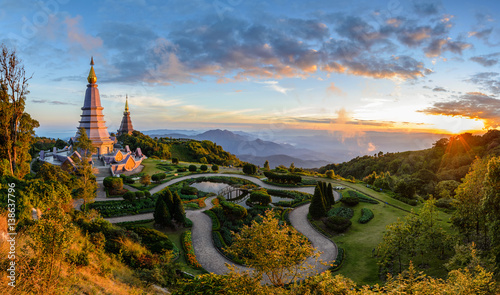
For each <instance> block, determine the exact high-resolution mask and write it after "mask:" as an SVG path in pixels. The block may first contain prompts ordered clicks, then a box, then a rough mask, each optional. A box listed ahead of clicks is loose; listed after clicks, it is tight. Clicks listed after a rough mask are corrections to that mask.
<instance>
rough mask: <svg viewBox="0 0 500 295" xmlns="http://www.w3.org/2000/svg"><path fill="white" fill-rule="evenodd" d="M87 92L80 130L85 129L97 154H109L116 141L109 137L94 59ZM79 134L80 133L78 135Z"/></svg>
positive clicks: (91, 64)
mask: <svg viewBox="0 0 500 295" xmlns="http://www.w3.org/2000/svg"><path fill="white" fill-rule="evenodd" d="M87 80H88V82H89V84H87V91H86V92H85V102H84V103H83V107H82V115H81V117H82V118H81V121H80V126H79V127H78V129H80V128H82V127H83V128H85V131H86V132H87V136H88V137H89V139H90V140H92V145H93V146H94V147H95V148H96V151H97V154H98V155H101V154H108V153H111V152H112V151H113V145H114V143H115V142H114V140H113V139H111V138H110V137H109V133H108V128H107V127H106V125H105V124H104V123H106V121H104V115H103V114H102V110H103V109H104V108H103V107H102V106H101V97H100V96H99V89H97V84H95V83H96V82H97V77H96V75H95V72H94V58H91V60H90V72H89V76H88V78H87ZM77 134H78V133H77Z"/></svg>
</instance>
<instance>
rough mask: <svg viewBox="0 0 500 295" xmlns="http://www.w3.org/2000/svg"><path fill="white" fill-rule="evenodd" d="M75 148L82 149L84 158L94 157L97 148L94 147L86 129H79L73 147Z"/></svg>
mask: <svg viewBox="0 0 500 295" xmlns="http://www.w3.org/2000/svg"><path fill="white" fill-rule="evenodd" d="M73 146H74V147H75V148H79V149H81V150H82V151H83V152H82V155H83V157H87V156H89V155H92V153H93V152H94V151H95V147H94V146H93V145H92V140H91V139H90V138H89V137H88V135H87V131H85V128H83V127H80V128H79V129H78V134H77V135H76V142H75V143H74V145H73Z"/></svg>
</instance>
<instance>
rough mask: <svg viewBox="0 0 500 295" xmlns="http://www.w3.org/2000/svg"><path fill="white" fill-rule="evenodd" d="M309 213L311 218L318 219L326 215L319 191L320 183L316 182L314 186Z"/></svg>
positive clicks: (322, 198)
mask: <svg viewBox="0 0 500 295" xmlns="http://www.w3.org/2000/svg"><path fill="white" fill-rule="evenodd" d="M309 214H311V217H312V218H313V219H319V218H321V217H325V216H326V207H325V202H324V197H323V194H322V192H321V184H319V183H318V184H316V187H315V188H314V195H313V197H312V200H311V205H310V206H309Z"/></svg>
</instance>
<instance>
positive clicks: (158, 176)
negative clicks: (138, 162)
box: [151, 173, 167, 183]
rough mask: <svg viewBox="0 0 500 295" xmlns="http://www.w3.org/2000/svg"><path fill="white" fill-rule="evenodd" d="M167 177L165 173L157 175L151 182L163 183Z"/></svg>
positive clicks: (154, 175) (152, 177)
mask: <svg viewBox="0 0 500 295" xmlns="http://www.w3.org/2000/svg"><path fill="white" fill-rule="evenodd" d="M166 177H167V175H166V174H165V173H156V174H153V176H151V180H152V181H154V182H158V183H159V182H161V181H162V180H163V179H165V178H166Z"/></svg>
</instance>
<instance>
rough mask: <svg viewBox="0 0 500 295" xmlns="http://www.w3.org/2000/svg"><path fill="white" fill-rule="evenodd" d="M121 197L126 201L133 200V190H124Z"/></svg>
mask: <svg viewBox="0 0 500 295" xmlns="http://www.w3.org/2000/svg"><path fill="white" fill-rule="evenodd" d="M123 199H124V200H126V201H133V200H135V193H134V192H126V193H125V194H123Z"/></svg>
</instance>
